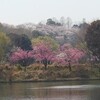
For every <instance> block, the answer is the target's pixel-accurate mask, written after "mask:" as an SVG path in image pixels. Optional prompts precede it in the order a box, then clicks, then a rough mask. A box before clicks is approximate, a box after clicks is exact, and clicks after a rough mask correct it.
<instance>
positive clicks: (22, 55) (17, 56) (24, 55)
mask: <svg viewBox="0 0 100 100" xmlns="http://www.w3.org/2000/svg"><path fill="white" fill-rule="evenodd" d="M28 58H34V53H33V51H25V50H22V49H20V48H18V49H17V51H16V52H13V53H12V54H11V55H10V62H13V63H16V62H18V61H19V60H23V59H28Z"/></svg>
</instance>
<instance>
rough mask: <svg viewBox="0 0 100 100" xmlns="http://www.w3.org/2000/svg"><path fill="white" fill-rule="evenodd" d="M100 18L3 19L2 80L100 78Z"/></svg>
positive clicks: (0, 46) (0, 40) (0, 25)
mask: <svg viewBox="0 0 100 100" xmlns="http://www.w3.org/2000/svg"><path fill="white" fill-rule="evenodd" d="M99 63H100V20H97V21H94V22H92V23H87V22H85V20H83V22H82V23H80V24H73V23H72V21H71V19H70V18H67V19H65V18H64V17H62V18H61V19H60V20H57V19H56V18H49V19H47V21H46V22H45V23H44V22H40V23H38V24H32V23H27V24H21V25H17V26H13V25H8V24H4V23H0V80H1V81H3V80H4V81H10V82H11V81H19V80H57V79H58V80H59V79H69V78H73V79H81V78H100V66H99Z"/></svg>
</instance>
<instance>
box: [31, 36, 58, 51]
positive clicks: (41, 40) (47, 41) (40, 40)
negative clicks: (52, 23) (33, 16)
mask: <svg viewBox="0 0 100 100" xmlns="http://www.w3.org/2000/svg"><path fill="white" fill-rule="evenodd" d="M41 43H45V44H47V45H49V46H50V47H51V48H52V49H53V50H56V49H57V48H58V47H59V44H58V43H57V42H56V41H55V40H54V39H52V38H51V37H49V36H39V37H38V38H33V39H32V45H33V46H36V45H38V44H41Z"/></svg>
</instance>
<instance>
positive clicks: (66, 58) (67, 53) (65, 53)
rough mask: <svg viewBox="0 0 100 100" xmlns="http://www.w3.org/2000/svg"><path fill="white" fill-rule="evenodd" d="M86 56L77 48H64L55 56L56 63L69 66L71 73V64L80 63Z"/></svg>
mask: <svg viewBox="0 0 100 100" xmlns="http://www.w3.org/2000/svg"><path fill="white" fill-rule="evenodd" d="M84 55H85V53H84V52H83V51H81V50H79V49H77V48H71V47H68V46H67V47H65V46H62V47H61V48H60V50H59V51H58V54H57V55H56V56H55V62H57V63H58V64H61V65H68V68H69V71H72V68H71V64H75V63H78V61H79V60H80V59H81V58H82V57H83V56H84Z"/></svg>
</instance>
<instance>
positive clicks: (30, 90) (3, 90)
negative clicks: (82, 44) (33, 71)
mask: <svg viewBox="0 0 100 100" xmlns="http://www.w3.org/2000/svg"><path fill="white" fill-rule="evenodd" d="M0 100H100V81H99V80H98V81H64V82H35V83H32V82H30V83H12V84H7V83H0Z"/></svg>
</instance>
